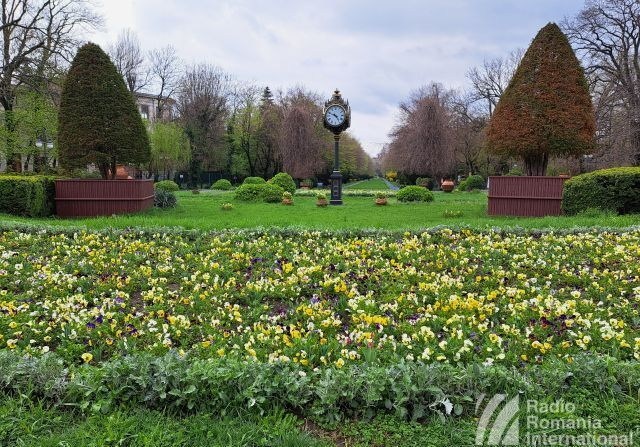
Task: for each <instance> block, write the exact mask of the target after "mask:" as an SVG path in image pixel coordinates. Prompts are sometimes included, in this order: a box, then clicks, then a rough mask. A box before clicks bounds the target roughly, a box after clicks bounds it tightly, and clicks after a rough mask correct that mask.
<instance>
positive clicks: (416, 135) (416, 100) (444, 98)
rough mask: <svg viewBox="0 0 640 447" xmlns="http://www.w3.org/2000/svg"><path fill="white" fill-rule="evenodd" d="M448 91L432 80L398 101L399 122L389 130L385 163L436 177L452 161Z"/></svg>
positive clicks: (449, 167)
mask: <svg viewBox="0 0 640 447" xmlns="http://www.w3.org/2000/svg"><path fill="white" fill-rule="evenodd" d="M450 100H451V92H449V91H447V90H445V89H444V88H443V87H442V86H441V85H440V84H435V83H434V84H431V85H429V86H427V87H423V88H421V89H420V90H418V91H416V92H414V93H413V94H412V95H411V97H410V98H409V100H407V101H405V102H403V103H401V104H400V119H399V123H398V124H397V125H396V127H395V128H394V129H393V130H392V132H391V134H390V136H391V143H390V144H389V151H388V153H387V158H388V160H387V162H386V163H385V164H386V165H387V166H392V167H394V168H395V169H397V170H398V171H401V172H403V173H404V174H407V175H411V176H416V175H429V176H432V177H435V178H437V179H439V178H440V177H443V176H446V175H449V174H451V172H452V170H453V168H454V165H455V155H454V151H453V148H452V132H451V120H452V116H451V111H450V108H449V107H450Z"/></svg>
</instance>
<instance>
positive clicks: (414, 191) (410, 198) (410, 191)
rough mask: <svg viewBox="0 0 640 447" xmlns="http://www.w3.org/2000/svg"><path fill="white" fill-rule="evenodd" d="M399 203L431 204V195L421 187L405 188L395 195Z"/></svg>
mask: <svg viewBox="0 0 640 447" xmlns="http://www.w3.org/2000/svg"><path fill="white" fill-rule="evenodd" d="M396 198H397V199H398V201H399V202H432V201H433V194H432V193H431V191H429V190H428V189H426V188H423V187H422V186H405V187H404V188H402V189H401V190H400V191H398V193H397V194H396Z"/></svg>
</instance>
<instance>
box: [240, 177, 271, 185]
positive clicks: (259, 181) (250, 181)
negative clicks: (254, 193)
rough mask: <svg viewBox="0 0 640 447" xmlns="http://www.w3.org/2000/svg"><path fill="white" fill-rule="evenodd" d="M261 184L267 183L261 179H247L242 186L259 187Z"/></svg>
mask: <svg viewBox="0 0 640 447" xmlns="http://www.w3.org/2000/svg"><path fill="white" fill-rule="evenodd" d="M263 183H267V181H266V180H265V179H263V178H262V177H247V178H246V179H244V182H242V184H243V185H261V184H263Z"/></svg>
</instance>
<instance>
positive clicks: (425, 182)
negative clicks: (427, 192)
mask: <svg viewBox="0 0 640 447" xmlns="http://www.w3.org/2000/svg"><path fill="white" fill-rule="evenodd" d="M416 186H422V187H423V188H427V189H433V187H434V186H435V182H434V181H433V179H430V178H429V177H418V178H417V179H416Z"/></svg>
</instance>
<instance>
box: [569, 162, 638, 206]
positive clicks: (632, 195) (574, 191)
mask: <svg viewBox="0 0 640 447" xmlns="http://www.w3.org/2000/svg"><path fill="white" fill-rule="evenodd" d="M589 208H598V209H601V210H608V211H613V212H616V213H618V214H630V213H640V167H635V168H631V167H628V168H613V169H602V170H600V171H594V172H590V173H588V174H582V175H578V176H576V177H573V178H571V179H569V180H567V181H566V182H565V183H564V192H563V196H562V209H563V211H564V212H565V213H566V214H577V213H579V212H581V211H585V210H588V209H589Z"/></svg>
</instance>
